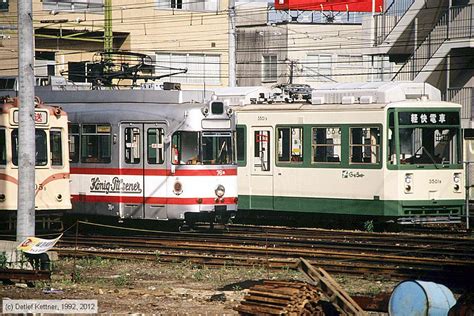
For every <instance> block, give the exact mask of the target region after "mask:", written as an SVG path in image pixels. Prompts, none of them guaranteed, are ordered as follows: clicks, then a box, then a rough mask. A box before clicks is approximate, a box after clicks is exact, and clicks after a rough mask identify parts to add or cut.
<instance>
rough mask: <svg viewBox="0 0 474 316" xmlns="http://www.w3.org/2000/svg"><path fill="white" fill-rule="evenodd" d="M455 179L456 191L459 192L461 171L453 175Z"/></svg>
mask: <svg viewBox="0 0 474 316" xmlns="http://www.w3.org/2000/svg"><path fill="white" fill-rule="evenodd" d="M453 181H454V191H455V192H457V191H459V189H460V188H461V186H460V184H461V174H460V173H455V174H454V176H453Z"/></svg>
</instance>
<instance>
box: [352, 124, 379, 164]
mask: <svg viewBox="0 0 474 316" xmlns="http://www.w3.org/2000/svg"><path fill="white" fill-rule="evenodd" d="M349 162H350V163H364V164H377V163H379V162H380V128H378V127H353V128H350V161H349Z"/></svg>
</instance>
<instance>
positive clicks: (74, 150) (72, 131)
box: [69, 124, 80, 163]
mask: <svg viewBox="0 0 474 316" xmlns="http://www.w3.org/2000/svg"><path fill="white" fill-rule="evenodd" d="M79 131H80V129H79V125H78V124H70V125H69V161H70V162H73V163H77V162H79V148H80V147H79V139H80V138H79Z"/></svg>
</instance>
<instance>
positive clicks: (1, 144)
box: [0, 128, 7, 165]
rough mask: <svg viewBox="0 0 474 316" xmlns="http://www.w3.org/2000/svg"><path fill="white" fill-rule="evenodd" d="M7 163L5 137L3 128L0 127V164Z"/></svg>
mask: <svg viewBox="0 0 474 316" xmlns="http://www.w3.org/2000/svg"><path fill="white" fill-rule="evenodd" d="M6 164H7V139H6V135H5V129H3V128H2V129H0V165H6Z"/></svg>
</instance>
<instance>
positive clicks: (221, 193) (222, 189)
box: [214, 184, 225, 198]
mask: <svg viewBox="0 0 474 316" xmlns="http://www.w3.org/2000/svg"><path fill="white" fill-rule="evenodd" d="M214 193H216V196H217V197H218V198H222V197H223V196H224V194H225V187H224V186H223V185H222V184H219V185H218V186H217V188H216V189H215V190H214Z"/></svg>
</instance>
